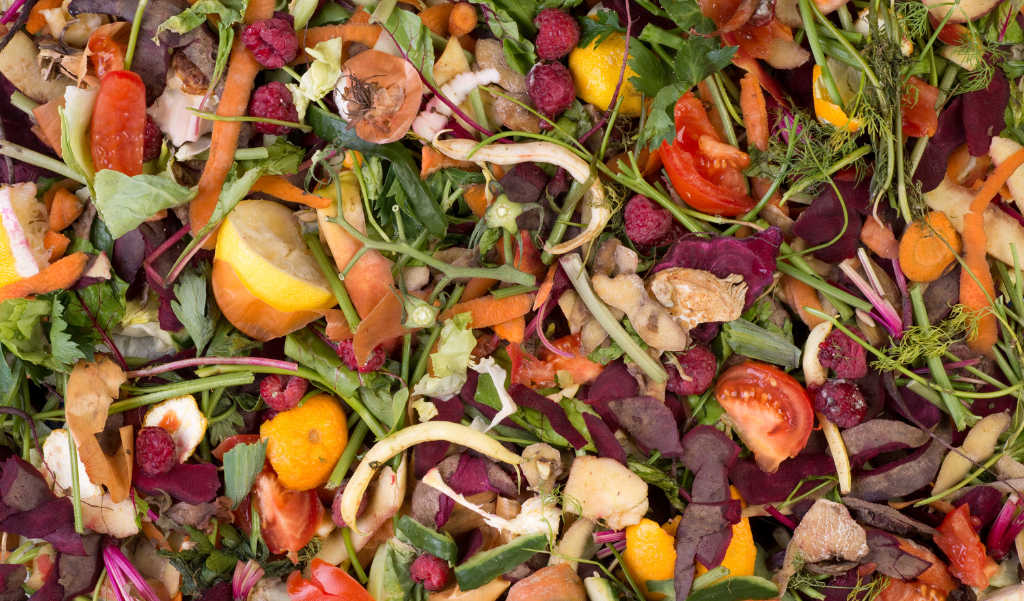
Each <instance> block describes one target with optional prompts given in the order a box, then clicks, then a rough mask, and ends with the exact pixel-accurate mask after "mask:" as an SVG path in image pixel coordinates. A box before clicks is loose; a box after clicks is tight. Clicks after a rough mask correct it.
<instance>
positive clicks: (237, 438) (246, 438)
mask: <svg viewBox="0 0 1024 601" xmlns="http://www.w3.org/2000/svg"><path fill="white" fill-rule="evenodd" d="M259 441H260V435H259V434H235V435H234V436H228V437H227V438H225V439H224V440H222V441H221V442H220V444H219V445H217V448H216V449H214V450H212V451H210V454H211V455H213V456H214V457H216V458H217V461H224V453H227V452H228V451H230V450H231V449H233V448H235V447H236V446H238V445H240V444H252V443H254V442H259Z"/></svg>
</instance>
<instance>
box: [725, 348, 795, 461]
mask: <svg viewBox="0 0 1024 601" xmlns="http://www.w3.org/2000/svg"><path fill="white" fill-rule="evenodd" d="M715 398H717V399H718V403H719V404H720V405H721V406H722V408H723V409H725V413H726V418H727V419H728V421H729V423H730V424H731V425H732V427H733V429H735V430H736V432H737V433H738V434H739V435H740V438H741V439H743V442H744V443H746V445H747V446H748V447H750V450H751V451H753V452H754V459H755V460H756V461H757V465H758V466H759V467H760V468H761V469H762V470H764V471H765V472H767V473H769V474H771V473H774V472H775V470H777V469H779V464H780V463H782V461H783V460H784V459H786V458H789V457H796V455H797V453H799V452H800V450H801V449H803V448H804V446H805V445H806V444H807V438H808V437H809V436H810V435H811V428H812V426H813V425H814V408H813V407H812V405H811V397H810V396H809V395H808V394H807V391H806V390H804V388H803V387H802V386H800V383H799V382H797V381H796V380H794V379H793V376H790V375H789V374H787V373H786V372H784V371H782V370H781V369H779V368H777V367H774V366H772V365H765V364H763V363H754V362H753V361H747V362H746V363H744V364H743V365H737V366H735V367H732V368H730V369H729V370H727V371H726V372H725V373H723V374H722V375H721V376H719V378H718V383H717V384H715Z"/></svg>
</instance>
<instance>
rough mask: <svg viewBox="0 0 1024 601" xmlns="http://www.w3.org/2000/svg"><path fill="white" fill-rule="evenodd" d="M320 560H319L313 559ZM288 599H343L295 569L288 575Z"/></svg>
mask: <svg viewBox="0 0 1024 601" xmlns="http://www.w3.org/2000/svg"><path fill="white" fill-rule="evenodd" d="M313 561H318V560H315V559H314V560H313ZM287 586H288V599H289V601H343V600H342V598H341V597H338V596H337V595H329V594H327V593H325V592H324V591H323V589H321V588H319V587H318V586H317V585H315V584H313V583H312V582H310V581H309V580H306V579H305V578H303V577H302V572H300V571H298V570H295V571H294V572H292V573H291V574H289V575H288V582H287Z"/></svg>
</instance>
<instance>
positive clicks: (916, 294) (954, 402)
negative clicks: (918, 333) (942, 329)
mask: <svg viewBox="0 0 1024 601" xmlns="http://www.w3.org/2000/svg"><path fill="white" fill-rule="evenodd" d="M910 302H911V304H912V305H913V313H914V321H916V322H917V325H918V327H919V328H921V329H922V330H924V331H925V332H927V331H928V330H930V329H931V324H930V323H929V322H928V312H927V311H926V310H925V308H924V297H923V296H922V294H921V286H920V285H917V284H915V285H914V286H913V287H911V289H910ZM927 363H928V370H929V371H930V372H931V376H932V377H933V378H935V382H936V383H938V385H939V386H942V387H943V388H952V386H950V384H949V375H948V374H947V373H946V368H945V367H943V365H942V357H928V358H927ZM939 395H940V396H941V397H942V402H943V404H944V405H946V412H947V413H949V416H950V417H951V418H952V419H953V424H955V425H956V429H957V430H963V429H964V427H965V426H966V423H967V410H966V409H965V408H964V406H963V403H961V402H960V399H958V398H956V397H955V396H953V395H951V394H947V393H945V392H942V393H939Z"/></svg>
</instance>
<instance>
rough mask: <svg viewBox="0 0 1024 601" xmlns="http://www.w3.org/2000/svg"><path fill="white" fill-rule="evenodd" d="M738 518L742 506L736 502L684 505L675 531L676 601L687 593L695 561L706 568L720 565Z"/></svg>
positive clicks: (691, 580)
mask: <svg viewBox="0 0 1024 601" xmlns="http://www.w3.org/2000/svg"><path fill="white" fill-rule="evenodd" d="M741 515H742V506H741V505H740V502H739V501H737V500H729V501H723V502H721V503H690V504H689V505H687V506H686V509H684V510H683V518H682V520H681V521H680V523H679V527H678V528H676V565H675V590H676V599H685V598H686V597H687V596H688V595H689V594H690V589H691V588H692V586H693V575H694V573H695V571H696V565H695V563H694V562H695V561H696V560H700V562H701V563H702V564H703V565H704V566H705V567H708V568H712V567H717V566H718V565H719V564H721V563H722V559H723V558H724V557H725V551H726V549H728V547H729V542H730V541H731V540H732V526H733V524H738V523H739V521H740V517H741ZM705 541H706V542H705Z"/></svg>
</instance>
